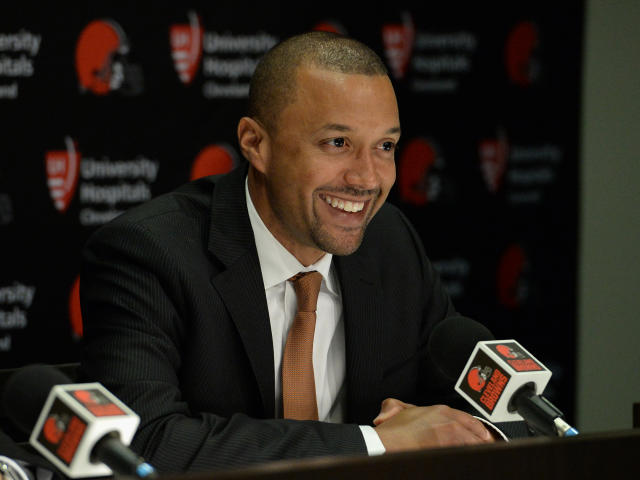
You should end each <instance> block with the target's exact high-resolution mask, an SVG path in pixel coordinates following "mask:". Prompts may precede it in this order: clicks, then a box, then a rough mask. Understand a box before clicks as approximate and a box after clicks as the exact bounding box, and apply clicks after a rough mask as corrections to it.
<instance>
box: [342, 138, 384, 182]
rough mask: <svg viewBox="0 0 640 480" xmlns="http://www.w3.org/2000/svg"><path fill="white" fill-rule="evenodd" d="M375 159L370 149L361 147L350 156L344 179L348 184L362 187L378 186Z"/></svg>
mask: <svg viewBox="0 0 640 480" xmlns="http://www.w3.org/2000/svg"><path fill="white" fill-rule="evenodd" d="M375 162H376V160H375V158H374V153H373V152H372V151H371V149H368V148H361V149H359V150H358V151H357V152H356V154H355V155H354V156H353V157H352V159H351V162H350V164H349V166H348V168H347V171H346V173H345V181H346V182H347V183H348V184H349V185H354V186H359V187H360V188H363V189H372V188H377V187H378V172H377V170H376V163H375Z"/></svg>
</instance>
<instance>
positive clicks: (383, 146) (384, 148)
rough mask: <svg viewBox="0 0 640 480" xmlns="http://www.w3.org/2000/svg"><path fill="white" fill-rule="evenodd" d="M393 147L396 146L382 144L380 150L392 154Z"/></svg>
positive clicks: (393, 144) (388, 143)
mask: <svg viewBox="0 0 640 480" xmlns="http://www.w3.org/2000/svg"><path fill="white" fill-rule="evenodd" d="M395 147H396V144H395V143H393V142H384V143H383V144H382V149H383V150H384V151H385V152H392V151H393V150H394V149H395Z"/></svg>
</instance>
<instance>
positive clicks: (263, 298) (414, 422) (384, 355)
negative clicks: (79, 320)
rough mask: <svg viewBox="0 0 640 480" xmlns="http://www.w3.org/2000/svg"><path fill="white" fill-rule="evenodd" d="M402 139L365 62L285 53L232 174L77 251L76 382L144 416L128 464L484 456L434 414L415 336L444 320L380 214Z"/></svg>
mask: <svg viewBox="0 0 640 480" xmlns="http://www.w3.org/2000/svg"><path fill="white" fill-rule="evenodd" d="M399 137H400V123H399V116H398V107H397V103H396V98H395V94H394V91H393V87H392V84H391V81H390V80H389V77H388V76H387V73H386V69H385V66H384V64H383V62H382V61H381V60H380V59H379V57H378V56H377V55H376V54H375V53H374V52H373V51H371V50H370V49H369V48H368V47H366V46H365V45H363V44H361V43H360V42H357V41H355V40H352V39H349V38H345V37H341V36H338V35H334V34H329V33H321V32H315V33H308V34H303V35H299V36H296V37H292V38H290V39H288V40H286V41H284V42H283V43H281V44H279V45H278V46H276V47H274V49H273V50H271V51H270V52H268V53H267V54H266V55H265V57H264V58H263V59H262V61H261V63H260V64H259V65H258V67H257V69H256V72H255V74H254V76H253V79H252V82H251V92H250V99H249V112H248V115H247V116H246V117H243V118H242V119H241V120H240V121H239V124H238V142H239V145H240V149H241V151H242V153H243V155H244V157H245V158H246V160H247V163H248V164H247V165H246V166H243V167H240V168H238V169H236V170H235V171H233V172H231V173H230V174H227V175H222V176H216V177H208V178H205V179H201V180H198V181H195V182H192V183H189V184H187V185H185V186H183V187H181V188H179V189H178V190H176V191H175V192H172V193H170V194H167V195H163V196H161V197H158V198H156V199H154V200H152V201H151V202H149V203H147V204H145V205H143V206H141V207H138V208H135V209H132V210H131V211H129V212H128V213H126V214H125V215H123V216H121V217H119V218H118V219H116V220H115V221H113V222H111V223H110V224H108V225H107V226H105V227H103V228H102V229H100V230H99V231H98V232H96V234H95V235H94V236H92V238H91V239H90V241H89V242H88V244H87V247H86V249H85V253H84V263H83V271H82V283H81V285H82V286H81V298H82V308H83V318H84V331H85V345H86V346H85V356H84V359H83V365H82V369H83V372H84V376H85V377H86V379H87V380H98V381H101V382H102V383H103V384H104V385H105V386H107V388H109V389H111V390H112V391H113V392H114V393H115V394H116V395H117V396H119V397H120V398H121V399H122V400H123V401H124V402H125V403H127V404H128V405H129V406H130V407H132V408H133V409H134V410H135V411H137V412H138V413H139V414H140V416H141V426H140V429H139V430H138V433H137V434H136V437H135V439H134V442H133V447H134V449H136V450H137V451H139V452H140V453H141V454H142V455H143V456H145V458H146V459H147V460H148V461H149V462H150V463H152V464H153V465H154V466H156V468H158V469H159V470H160V471H197V470H209V469H213V468H219V467H225V466H237V465H242V464H248V463H254V462H264V461H269V460H276V459H284V458H300V457H311V456H319V455H339V454H370V455H373V454H378V453H384V452H393V451H399V450H410V449H418V448H429V447H435V446H443V445H462V444H474V443H483V442H487V441H491V438H490V435H489V433H488V432H487V430H486V429H485V428H484V426H483V425H482V424H481V422H479V421H478V420H476V419H474V418H473V417H472V416H470V415H468V414H467V413H464V412H462V411H459V410H455V409H453V408H449V407H447V406H444V405H439V404H438V403H440V402H443V401H446V400H447V399H448V398H449V397H448V395H449V394H450V392H452V385H450V384H448V383H446V382H444V381H443V379H442V378H441V377H439V375H438V373H437V371H436V370H437V369H435V368H434V367H433V365H431V364H430V363H429V360H428V348H427V345H428V340H429V334H430V332H431V331H432V329H433V327H434V326H435V325H436V324H437V323H438V322H441V321H442V320H444V319H445V318H446V317H447V316H451V315H454V314H455V311H454V308H453V306H452V304H451V302H450V300H449V298H448V296H447V295H446V293H445V292H444V290H443V288H442V286H441V284H440V282H439V280H438V278H437V275H436V274H435V272H434V271H433V268H432V266H431V265H430V263H429V260H428V259H427V257H426V256H425V254H424V251H423V248H422V246H421V243H420V240H419V238H418V236H417V234H416V232H415V231H414V230H413V228H412V227H411V226H410V225H409V223H408V222H407V220H406V218H405V217H404V216H403V215H402V214H401V213H400V212H399V210H397V209H396V208H394V207H392V206H391V205H388V204H386V203H385V200H386V198H387V195H388V193H389V190H390V189H391V187H392V185H393V183H394V180H395V161H394V151H395V148H396V144H397V142H398V140H399ZM305 279H306V280H305ZM309 279H312V280H311V281H308V280H309ZM302 284H304V286H300V285H302ZM312 285H313V286H312ZM312 290H313V291H314V293H313V294H311V293H310V292H311V291H312ZM309 297H313V299H314V300H313V302H312V303H311V304H309V305H313V306H303V304H304V305H307V302H308V298H309ZM303 299H304V300H303ZM309 322H310V323H309ZM416 405H420V406H416Z"/></svg>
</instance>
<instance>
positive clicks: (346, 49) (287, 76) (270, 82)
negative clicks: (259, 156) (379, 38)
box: [247, 32, 388, 131]
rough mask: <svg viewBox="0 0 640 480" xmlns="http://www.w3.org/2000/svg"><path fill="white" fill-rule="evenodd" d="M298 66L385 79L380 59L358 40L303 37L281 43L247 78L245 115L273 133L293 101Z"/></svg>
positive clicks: (316, 34) (321, 35)
mask: <svg viewBox="0 0 640 480" xmlns="http://www.w3.org/2000/svg"><path fill="white" fill-rule="evenodd" d="M300 66H311V67H318V68H321V69H324V70H330V71H335V72H340V73H349V74H361V75H388V71H387V67H386V66H385V64H384V62H383V61H382V59H381V58H380V57H379V56H378V55H377V54H376V53H375V52H374V51H373V50H372V49H370V48H369V47H368V46H366V45H365V44H364V43H362V42H359V41H358V40H355V39H353V38H349V37H345V36H343V35H339V34H336V33H330V32H307V33H303V34H300V35H296V36H293V37H290V38H288V39H286V40H284V41H283V42H281V43H279V44H278V45H276V46H275V47H273V48H272V49H271V50H269V51H268V52H267V53H266V54H265V55H264V57H262V59H261V60H260V62H259V63H258V66H257V67H256V70H255V72H254V73H253V76H252V78H251V85H250V88H249V107H248V112H247V114H248V115H249V116H250V117H252V118H254V119H256V120H258V121H260V122H261V123H262V124H263V125H264V126H265V128H267V129H269V130H271V131H274V130H275V127H276V124H277V118H278V115H279V114H280V112H282V110H283V109H284V108H285V107H286V106H287V105H288V104H290V103H292V102H293V101H294V100H295V94H296V88H295V87H296V71H297V69H298V67H300Z"/></svg>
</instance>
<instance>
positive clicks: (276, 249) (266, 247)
mask: <svg viewBox="0 0 640 480" xmlns="http://www.w3.org/2000/svg"><path fill="white" fill-rule="evenodd" d="M244 189H245V196H246V198H247V210H248V212H249V221H250V222H251V228H252V229H253V236H254V239H255V241H256V249H257V250H258V259H259V261H260V270H261V271H262V281H263V283H264V288H265V290H266V289H269V288H271V287H273V286H275V285H278V284H280V283H282V282H284V281H286V280H288V279H289V278H291V277H293V276H294V275H295V274H296V273H298V272H310V271H314V270H315V271H318V272H320V273H321V274H322V278H323V280H324V283H325V284H326V286H327V288H328V289H329V291H330V292H331V293H333V294H335V295H338V290H337V286H336V282H335V281H334V279H333V278H332V277H333V275H331V274H330V272H331V260H332V258H333V255H332V254H330V253H325V254H324V255H323V257H322V258H321V259H320V260H318V261H317V262H316V263H314V264H312V265H309V266H308V267H305V266H304V265H302V264H301V263H300V262H299V261H298V259H297V258H296V257H294V256H293V255H292V254H291V252H289V250H287V249H286V248H284V247H283V246H282V244H281V243H280V242H279V241H278V240H277V239H276V237H274V236H273V234H272V233H271V232H270V231H269V229H268V228H267V226H266V225H265V224H264V222H263V221H262V218H260V215H259V214H258V211H257V210H256V208H255V206H254V205H253V201H252V200H251V195H250V194H249V182H248V180H247V179H245V184H244Z"/></svg>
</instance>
